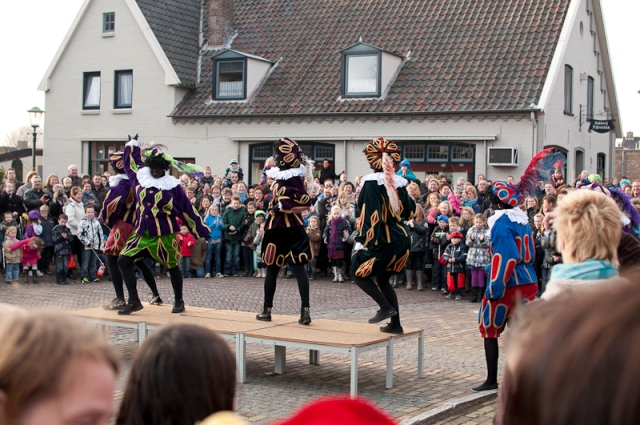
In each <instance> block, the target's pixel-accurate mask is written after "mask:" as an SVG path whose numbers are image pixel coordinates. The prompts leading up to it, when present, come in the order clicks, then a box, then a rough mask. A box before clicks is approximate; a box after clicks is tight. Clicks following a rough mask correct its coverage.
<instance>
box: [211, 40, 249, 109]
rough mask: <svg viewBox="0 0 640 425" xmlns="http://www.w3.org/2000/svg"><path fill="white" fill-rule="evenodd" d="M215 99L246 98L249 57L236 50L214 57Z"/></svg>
mask: <svg viewBox="0 0 640 425" xmlns="http://www.w3.org/2000/svg"><path fill="white" fill-rule="evenodd" d="M213 65H214V68H213V69H214V75H213V87H214V88H215V89H214V93H213V97H214V99H222V100H227V99H229V100H232V99H246V90H247V79H246V73H247V59H246V57H243V56H241V55H239V54H236V53H235V52H225V53H223V54H221V55H218V56H216V57H215V58H214V59H213Z"/></svg>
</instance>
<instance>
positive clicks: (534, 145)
mask: <svg viewBox="0 0 640 425" xmlns="http://www.w3.org/2000/svg"><path fill="white" fill-rule="evenodd" d="M531 125H532V127H533V131H532V132H531V158H533V157H534V156H536V153H537V152H538V117H537V116H536V112H535V111H531Z"/></svg>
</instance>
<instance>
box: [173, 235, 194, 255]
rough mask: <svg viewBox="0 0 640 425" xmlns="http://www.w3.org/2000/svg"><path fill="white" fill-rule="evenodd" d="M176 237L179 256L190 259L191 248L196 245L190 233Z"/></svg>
mask: <svg viewBox="0 0 640 425" xmlns="http://www.w3.org/2000/svg"><path fill="white" fill-rule="evenodd" d="M176 237H177V238H178V243H180V255H182V256H183V257H191V252H192V251H193V246H194V245H195V244H196V238H194V237H193V235H192V234H191V233H187V234H186V235H183V234H182V233H178V235H177V236H176Z"/></svg>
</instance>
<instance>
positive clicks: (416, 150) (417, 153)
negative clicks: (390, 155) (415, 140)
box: [403, 145, 425, 162]
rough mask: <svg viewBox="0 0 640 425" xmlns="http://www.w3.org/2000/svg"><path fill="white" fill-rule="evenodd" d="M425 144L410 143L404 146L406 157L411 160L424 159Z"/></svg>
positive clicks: (421, 160)
mask: <svg viewBox="0 0 640 425" xmlns="http://www.w3.org/2000/svg"><path fill="white" fill-rule="evenodd" d="M424 148H425V146H424V145H408V146H405V147H404V155H403V156H404V157H405V158H407V159H408V160H409V161H420V162H423V161H424Z"/></svg>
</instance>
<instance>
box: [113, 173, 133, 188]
mask: <svg viewBox="0 0 640 425" xmlns="http://www.w3.org/2000/svg"><path fill="white" fill-rule="evenodd" d="M122 180H129V177H127V175H126V174H114V175H113V176H111V177H109V186H117V185H118V183H120V182H121V181H122Z"/></svg>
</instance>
